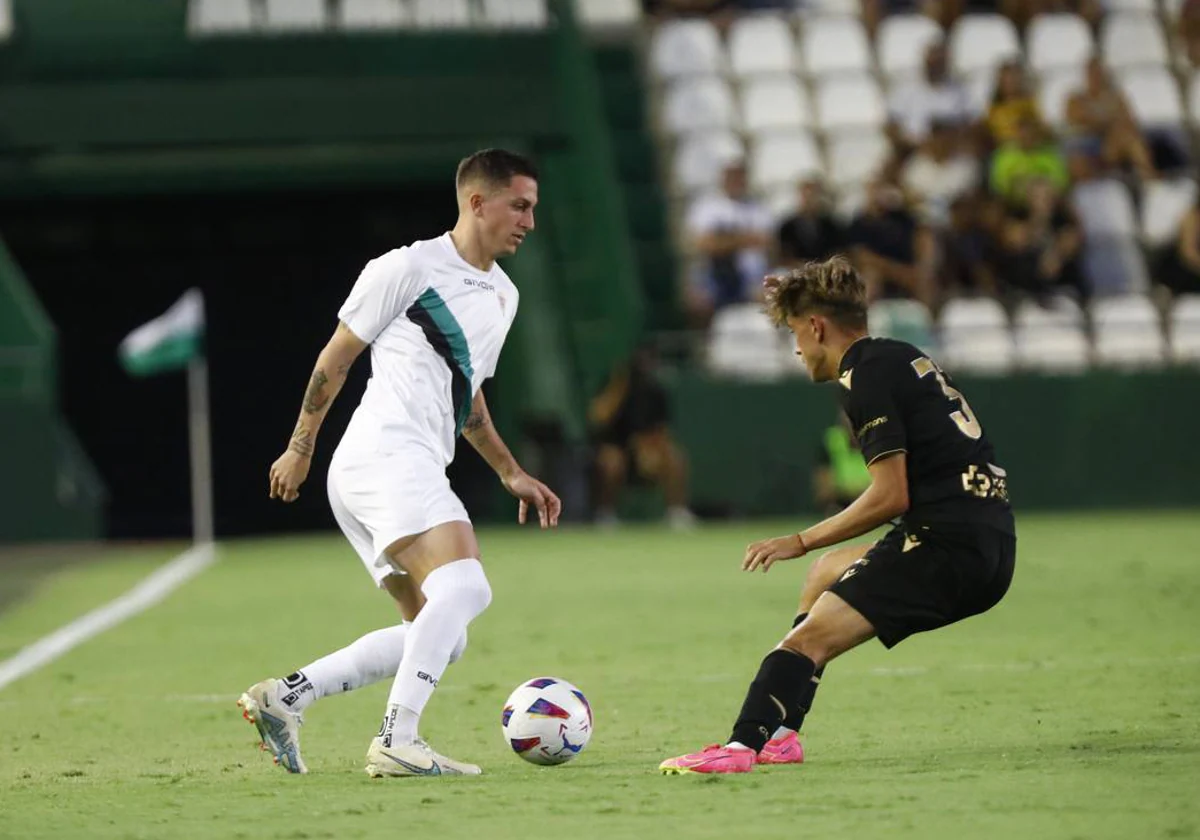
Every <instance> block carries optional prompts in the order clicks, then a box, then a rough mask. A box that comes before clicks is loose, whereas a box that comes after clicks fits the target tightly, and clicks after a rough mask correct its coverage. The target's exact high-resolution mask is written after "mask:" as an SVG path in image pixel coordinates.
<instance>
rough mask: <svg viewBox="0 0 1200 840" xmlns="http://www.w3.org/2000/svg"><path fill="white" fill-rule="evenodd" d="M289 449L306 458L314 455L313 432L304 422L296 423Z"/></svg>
mask: <svg viewBox="0 0 1200 840" xmlns="http://www.w3.org/2000/svg"><path fill="white" fill-rule="evenodd" d="M288 449H290V450H291V451H293V452H295V453H296V454H297V455H303V456H304V457H305V458H309V457H312V454H313V437H312V432H310V431H309V430H308V429H306V428H304V424H303V423H296V428H295V429H294V430H293V431H292V439H291V442H289V443H288Z"/></svg>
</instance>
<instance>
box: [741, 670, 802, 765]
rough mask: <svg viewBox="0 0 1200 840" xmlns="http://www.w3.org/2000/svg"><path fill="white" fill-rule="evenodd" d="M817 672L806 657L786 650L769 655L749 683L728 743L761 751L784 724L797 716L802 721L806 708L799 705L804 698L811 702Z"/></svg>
mask: <svg viewBox="0 0 1200 840" xmlns="http://www.w3.org/2000/svg"><path fill="white" fill-rule="evenodd" d="M815 671H816V665H815V664H813V661H812V660H811V659H809V658H808V657H807V656H804V655H803V654H799V653H793V652H792V651H789V650H783V649H777V650H773V651H771V652H770V653H768V654H767V656H766V658H765V659H763V661H762V665H760V666H759V668H758V675H757V676H755V678H754V682H752V683H750V690H749V691H747V692H746V700H745V702H744V703H743V704H742V711H741V713H740V714H739V715H738V719H737V723H736V724H734V727H733V734H732V735H731V736H730V738H729V740H730V741H737V742H739V743H741V744H744V745H745V746H747V747H749V748H750V749H752V750H754V751H755V752H760V751H762V748H763V746H764V745H765V744H766V743H767V741H769V740H770V739H771V736H772V735H773V734H774V733H775V730H776V729H778V728H779V726H780V724H783V723H784V721H786V720H788V719H789V718H791V717H794V716H796V715H797V714H798V715H799V717H800V719H801V720H803V719H804V713H805V712H806V711H807V709H802V708H801V705H800V704H801V701H802V700H803V699H804V698H805V697H808V698H809V702H810V703H811V702H812V700H811V694H810V692H811V691H812V690H813V689H812V688H811V687H812V686H813V682H812V678H813V674H814V672H815Z"/></svg>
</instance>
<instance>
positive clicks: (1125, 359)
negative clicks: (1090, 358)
mask: <svg viewBox="0 0 1200 840" xmlns="http://www.w3.org/2000/svg"><path fill="white" fill-rule="evenodd" d="M1091 308H1092V332H1093V336H1094V338H1095V351H1096V362H1097V364H1101V365H1105V366H1110V367H1120V368H1144V367H1157V366H1159V365H1161V364H1162V363H1163V361H1164V359H1165V357H1166V342H1165V341H1164V339H1163V332H1162V325H1161V324H1160V323H1159V318H1158V310H1156V309H1155V308H1154V304H1153V303H1152V302H1151V301H1150V299H1149V298H1148V297H1145V296H1143V295H1120V296H1116V297H1109V298H1102V299H1100V300H1097V301H1095V302H1094V303H1093V304H1092V307H1091Z"/></svg>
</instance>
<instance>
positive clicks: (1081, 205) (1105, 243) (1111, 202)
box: [1071, 179, 1150, 295]
mask: <svg viewBox="0 0 1200 840" xmlns="http://www.w3.org/2000/svg"><path fill="white" fill-rule="evenodd" d="M1071 204H1072V206H1073V207H1074V208H1075V213H1076V215H1078V217H1079V221H1080V224H1081V226H1082V227H1083V239H1084V241H1083V270H1084V274H1085V275H1086V276H1087V279H1088V282H1089V283H1090V284H1091V286H1092V291H1093V292H1095V293H1096V294H1100V295H1103V294H1112V293H1124V292H1130V291H1141V290H1144V289H1145V288H1146V287H1147V286H1148V285H1149V282H1150V278H1149V273H1148V272H1147V270H1146V261H1145V258H1144V256H1143V255H1142V250H1141V247H1140V246H1139V244H1138V241H1137V240H1138V225H1137V218H1136V214H1135V212H1134V208H1133V199H1132V198H1131V197H1130V195H1129V190H1128V189H1127V188H1126V187H1125V185H1124V184H1122V183H1121V182H1120V181H1116V180H1112V179H1100V180H1095V181H1087V182H1084V183H1082V184H1079V185H1078V186H1076V187H1075V188H1074V189H1073V190H1072V191H1071Z"/></svg>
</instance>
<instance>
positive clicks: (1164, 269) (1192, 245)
mask: <svg viewBox="0 0 1200 840" xmlns="http://www.w3.org/2000/svg"><path fill="white" fill-rule="evenodd" d="M1157 279H1158V280H1159V281H1160V282H1161V283H1162V285H1163V286H1164V287H1165V288H1166V289H1167V290H1168V291H1169V292H1170V293H1171V294H1187V293H1197V292H1200V206H1197V205H1193V206H1192V208H1191V209H1190V210H1188V212H1187V215H1185V216H1184V217H1183V222H1182V223H1181V224H1180V226H1179V236H1178V238H1177V239H1176V240H1175V244H1174V246H1173V247H1171V248H1170V249H1169V250H1168V251H1167V253H1166V254H1165V255H1164V258H1163V260H1162V266H1161V269H1160V271H1158V272H1157Z"/></svg>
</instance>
